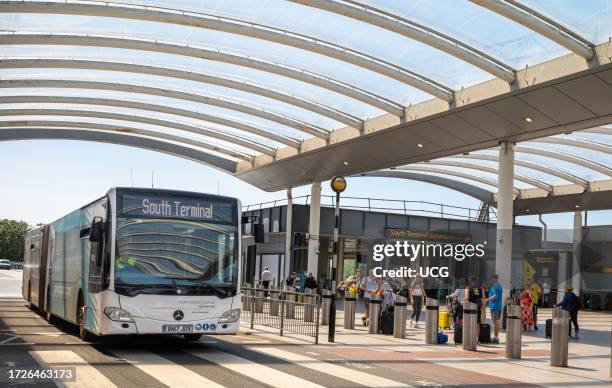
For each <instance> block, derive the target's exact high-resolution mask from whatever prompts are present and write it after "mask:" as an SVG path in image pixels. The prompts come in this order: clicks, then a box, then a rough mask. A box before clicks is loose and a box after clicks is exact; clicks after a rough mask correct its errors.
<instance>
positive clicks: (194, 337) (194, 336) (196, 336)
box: [185, 334, 202, 342]
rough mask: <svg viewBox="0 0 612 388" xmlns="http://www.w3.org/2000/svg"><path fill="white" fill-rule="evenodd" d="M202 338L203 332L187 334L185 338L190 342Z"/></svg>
mask: <svg viewBox="0 0 612 388" xmlns="http://www.w3.org/2000/svg"><path fill="white" fill-rule="evenodd" d="M200 338H202V334H185V340H187V341H189V342H196V341H199V340H200Z"/></svg>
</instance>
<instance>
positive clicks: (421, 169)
mask: <svg viewBox="0 0 612 388" xmlns="http://www.w3.org/2000/svg"><path fill="white" fill-rule="evenodd" d="M396 170H399V171H418V172H429V173H433V174H441V175H450V176H455V177H457V178H462V179H467V180H470V181H474V182H479V183H482V184H485V185H487V186H492V187H495V188H497V182H496V181H494V180H492V179H489V178H484V177H481V176H477V175H473V174H467V173H463V172H459V171H454V170H445V169H442V168H434V167H427V166H416V165H408V166H402V167H397V168H396ZM514 194H516V195H517V196H519V195H520V190H519V189H518V188H514Z"/></svg>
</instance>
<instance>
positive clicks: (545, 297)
mask: <svg viewBox="0 0 612 388" xmlns="http://www.w3.org/2000/svg"><path fill="white" fill-rule="evenodd" d="M550 291H551V287H550V282H549V281H548V279H546V280H544V282H543V283H542V307H544V308H548V306H550Z"/></svg>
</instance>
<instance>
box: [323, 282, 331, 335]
mask: <svg viewBox="0 0 612 388" xmlns="http://www.w3.org/2000/svg"><path fill="white" fill-rule="evenodd" d="M331 298H332V292H331V291H330V290H323V295H321V325H323V326H327V325H329V306H330V305H331Z"/></svg>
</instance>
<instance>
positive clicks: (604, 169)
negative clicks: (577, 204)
mask: <svg viewBox="0 0 612 388" xmlns="http://www.w3.org/2000/svg"><path fill="white" fill-rule="evenodd" d="M514 150H515V151H516V152H518V153H522V154H530V155H539V156H543V157H546V158H550V159H553V160H563V161H565V162H568V163H571V164H575V165H577V166H582V167H584V168H588V169H589V170H593V171H597V172H600V173H602V174H604V175H607V176H610V177H612V168H610V167H608V166H605V165H603V164H601V163H596V162H593V161H591V160H588V159H584V158H580V157H578V156H574V155H570V154H566V153H564V152H556V151H549V150H542V149H539V148H531V147H524V146H516V147H514ZM555 169H556V170H559V171H561V170H560V169H558V168H555ZM570 174H571V173H570ZM552 175H555V174H552ZM572 175H574V174H572ZM574 176H576V175H574ZM576 177H577V176H576ZM577 178H579V179H582V178H580V177H577ZM564 179H565V178H564ZM583 181H584V180H583ZM574 183H576V182H574Z"/></svg>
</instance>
